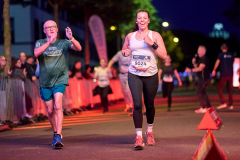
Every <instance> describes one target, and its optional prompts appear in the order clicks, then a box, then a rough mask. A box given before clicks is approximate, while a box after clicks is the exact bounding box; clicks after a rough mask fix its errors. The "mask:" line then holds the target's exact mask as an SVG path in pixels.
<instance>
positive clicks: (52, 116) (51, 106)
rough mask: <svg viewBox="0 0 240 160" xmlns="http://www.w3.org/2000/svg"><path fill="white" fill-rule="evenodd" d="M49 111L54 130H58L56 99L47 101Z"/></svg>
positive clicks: (49, 118)
mask: <svg viewBox="0 0 240 160" xmlns="http://www.w3.org/2000/svg"><path fill="white" fill-rule="evenodd" d="M45 105H46V107H47V112H48V120H49V122H50V124H51V126H52V129H53V132H57V128H56V123H55V111H54V99H51V100H50V101H45Z"/></svg>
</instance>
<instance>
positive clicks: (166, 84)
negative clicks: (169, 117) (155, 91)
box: [158, 56, 182, 111]
mask: <svg viewBox="0 0 240 160" xmlns="http://www.w3.org/2000/svg"><path fill="white" fill-rule="evenodd" d="M171 61H172V59H171V57H170V56H167V59H166V61H165V64H164V65H163V66H162V67H161V69H159V72H158V74H159V82H160V83H161V81H162V80H163V83H162V93H163V97H164V98H165V97H167V98H168V111H170V110H171V103H172V91H173V88H174V84H173V74H175V76H176V77H177V79H178V82H179V86H182V81H181V79H180V77H179V74H178V71H177V69H176V68H175V67H174V66H173V65H172V64H171ZM161 79H162V80H161Z"/></svg>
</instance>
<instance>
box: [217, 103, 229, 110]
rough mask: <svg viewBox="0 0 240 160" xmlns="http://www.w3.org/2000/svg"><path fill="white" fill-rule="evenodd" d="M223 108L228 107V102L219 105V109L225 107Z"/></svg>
mask: <svg viewBox="0 0 240 160" xmlns="http://www.w3.org/2000/svg"><path fill="white" fill-rule="evenodd" d="M223 108H227V104H226V103H224V104H221V105H220V106H218V107H217V109H223Z"/></svg>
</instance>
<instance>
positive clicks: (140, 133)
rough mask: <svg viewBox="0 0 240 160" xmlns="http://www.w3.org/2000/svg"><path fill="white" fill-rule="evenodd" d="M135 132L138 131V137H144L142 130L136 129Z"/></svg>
mask: <svg viewBox="0 0 240 160" xmlns="http://www.w3.org/2000/svg"><path fill="white" fill-rule="evenodd" d="M135 131H136V134H137V136H141V137H142V128H135Z"/></svg>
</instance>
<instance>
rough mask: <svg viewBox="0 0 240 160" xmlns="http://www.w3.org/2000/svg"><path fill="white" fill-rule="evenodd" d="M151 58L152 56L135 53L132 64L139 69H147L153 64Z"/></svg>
mask: <svg viewBox="0 0 240 160" xmlns="http://www.w3.org/2000/svg"><path fill="white" fill-rule="evenodd" d="M150 60H151V57H150V56H144V55H134V56H133V59H132V66H133V68H135V69H137V70H141V71H146V70H147V69H148V68H149V67H150V66H151V63H150Z"/></svg>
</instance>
